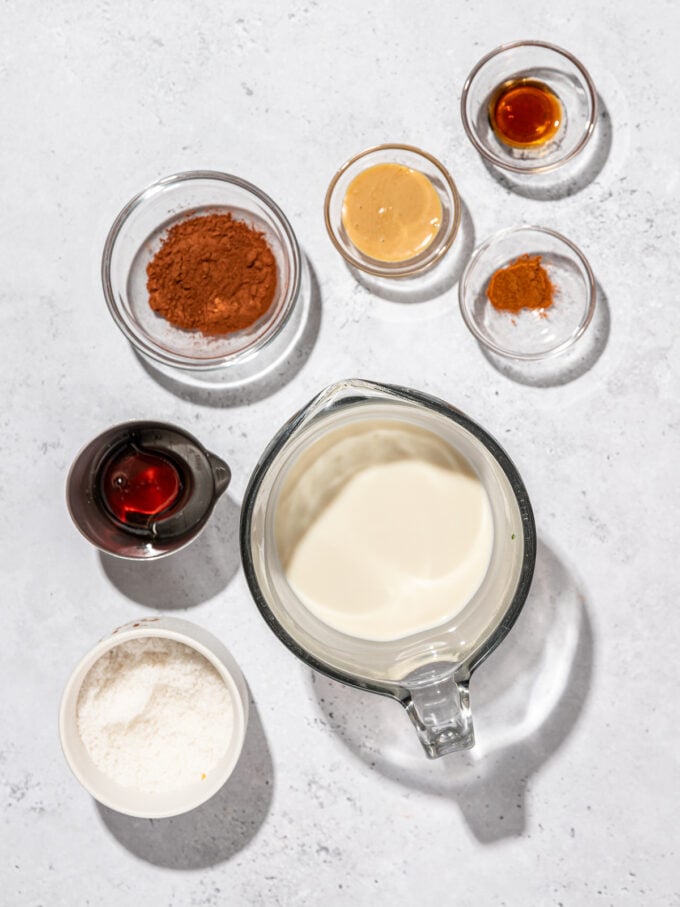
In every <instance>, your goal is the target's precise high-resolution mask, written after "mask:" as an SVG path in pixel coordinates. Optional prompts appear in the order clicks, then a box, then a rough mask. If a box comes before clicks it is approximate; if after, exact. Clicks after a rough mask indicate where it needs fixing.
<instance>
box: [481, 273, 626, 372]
mask: <svg viewBox="0 0 680 907" xmlns="http://www.w3.org/2000/svg"><path fill="white" fill-rule="evenodd" d="M595 286H596V293H597V302H596V304H595V311H594V313H593V320H592V321H591V322H590V324H589V325H588V327H587V328H586V331H585V333H584V334H583V336H582V337H580V338H579V339H578V340H577V341H576V343H575V344H574V346H573V347H572V348H571V349H569V350H566V351H565V352H564V353H560V355H558V356H555V358H554V359H538V360H536V361H533V362H522V361H521V360H518V359H508V358H506V357H505V356H498V355H497V354H496V353H493V352H491V350H489V349H487V348H486V347H485V346H483V345H482V344H481V343H480V344H479V348H480V349H481V351H482V353H483V354H484V357H485V358H486V359H487V360H488V361H489V362H490V363H491V365H493V367H494V368H495V369H496V371H497V372H500V373H501V375H504V376H505V377H506V378H509V379H510V380H511V381H516V382H517V383H518V384H527V385H531V386H532V387H557V386H559V385H561V384H569V382H570V381H575V380H576V379H577V378H580V377H581V376H582V375H585V374H586V372H589V371H590V369H591V368H593V366H594V365H595V363H596V362H597V361H598V359H599V358H600V356H601V355H602V354H603V353H604V351H605V348H606V346H607V342H608V340H609V332H610V330H611V315H610V310H609V302H608V300H607V296H606V294H605V292H604V290H603V289H602V287H601V286H600V284H599V283H598V282H596V284H595Z"/></svg>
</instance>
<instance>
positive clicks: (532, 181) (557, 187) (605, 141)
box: [483, 94, 613, 201]
mask: <svg viewBox="0 0 680 907" xmlns="http://www.w3.org/2000/svg"><path fill="white" fill-rule="evenodd" d="M597 104H598V115H597V121H596V123H595V129H594V131H593V134H592V136H591V137H590V141H589V142H588V144H587V145H586V147H585V148H584V149H583V151H582V152H581V153H580V154H578V155H577V156H576V157H575V158H574V160H573V161H570V162H569V163H567V164H564V166H562V167H560V168H558V169H557V170H553V171H551V172H550V173H525V174H521V173H512V172H511V171H509V170H501V169H500V168H498V167H495V166H494V165H493V164H491V163H490V162H489V161H487V160H485V159H483V163H484V166H485V167H486V169H487V170H488V171H489V173H490V174H491V176H492V177H493V178H494V179H495V180H496V182H497V183H498V184H499V185H500V186H502V187H503V188H504V189H506V190H507V191H508V192H514V193H515V194H516V195H523V196H524V197H525V198H532V199H536V200H537V201H556V200H557V199H561V198H567V197H568V196H570V195H576V194H577V193H578V192H581V191H582V190H583V189H585V188H586V187H587V186H589V185H590V184H591V183H592V182H593V181H594V180H595V179H597V177H598V176H599V174H600V173H601V172H602V169H603V167H604V165H605V164H606V163H607V159H608V157H609V154H610V152H611V147H612V132H613V130H612V121H611V117H610V115H609V110H608V109H607V105H606V104H605V103H604V101H603V100H602V97H601V96H600V95H599V94H598V96H597Z"/></svg>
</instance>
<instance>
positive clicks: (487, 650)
mask: <svg viewBox="0 0 680 907" xmlns="http://www.w3.org/2000/svg"><path fill="white" fill-rule="evenodd" d="M348 386H349V387H356V388H357V395H359V396H360V395H361V394H362V392H364V390H365V389H366V388H370V389H371V390H373V391H378V392H381V393H383V394H388V395H390V396H392V397H395V398H396V399H399V400H406V401H407V402H410V403H417V404H420V405H425V406H428V407H430V408H433V409H435V410H436V411H437V412H439V413H441V414H442V415H444V416H446V417H447V418H449V419H453V420H454V421H455V422H457V423H458V424H459V425H461V426H462V427H463V428H465V429H466V430H467V431H469V432H470V433H471V434H472V435H473V436H474V437H475V438H476V439H477V440H478V441H479V442H480V443H482V444H483V445H484V446H485V447H486V448H487V450H489V452H490V453H491V455H492V456H493V457H494V458H495V459H496V461H497V462H498V464H499V466H500V467H501V469H502V470H503V472H504V473H505V475H506V477H507V479H508V481H509V483H510V487H511V489H512V492H513V494H514V496H515V499H516V501H517V506H518V508H519V513H520V519H521V523H522V532H523V537H524V538H523V544H524V555H523V558H522V566H521V568H520V574H519V577H518V579H517V586H516V588H515V592H514V594H513V597H512V599H511V601H510V603H509V605H508V607H507V609H506V611H505V614H504V615H503V618H502V620H501V621H500V622H499V624H498V626H497V627H496V629H495V630H494V631H493V633H491V635H490V636H489V637H488V638H487V639H486V640H484V641H483V643H482V644H481V645H480V646H479V648H477V649H476V650H474V651H473V652H472V653H471V654H470V655H469V656H468V659H467V660H466V661H464V662H463V663H462V664H461V665H459V666H458V667H457V670H456V676H458V675H459V674H460V675H461V677H462V675H465V677H464V679H467V678H469V677H470V675H471V674H472V673H473V671H475V670H476V669H477V668H478V667H479V665H481V664H482V662H483V661H485V660H486V659H487V658H488V657H489V655H490V654H491V653H492V652H493V651H494V650H495V649H496V647H497V646H499V645H500V643H501V642H502V641H503V640H504V639H505V637H506V636H507V634H508V633H509V632H510V630H511V629H512V627H513V625H514V623H515V621H516V620H517V618H518V617H519V614H520V612H521V610H522V608H523V607H524V603H525V601H526V598H527V596H528V594H529V589H530V587H531V581H532V578H533V574H534V566H535V563H536V550H537V536H536V524H535V521H534V515H533V510H532V508H531V502H530V500H529V495H528V492H527V490H526V487H525V485H524V482H523V481H522V478H521V476H520V474H519V472H518V470H517V467H516V466H515V465H514V463H513V462H512V460H511V459H510V457H509V456H508V455H507V453H506V452H505V450H504V449H503V448H502V447H501V446H500V444H499V443H498V442H497V441H496V440H495V439H494V438H493V437H492V436H491V435H490V434H488V432H486V431H485V430H484V429H483V428H482V427H481V426H479V425H478V424H477V423H476V422H474V421H473V420H472V419H470V418H469V417H468V416H466V415H465V413H463V412H461V411H460V410H458V409H456V408H455V407H453V406H450V405H449V404H448V403H446V401H444V400H440V399H439V398H437V397H431V396H430V395H429V394H424V393H421V392H420V391H415V390H412V389H411V388H406V387H400V386H398V385H392V384H379V383H377V382H374V381H365V380H363V379H357V378H353V379H352V378H351V379H347V380H345V381H340V382H336V383H335V384H332V385H330V386H328V387H326V388H325V389H324V390H323V391H321V392H320V393H319V394H317V396H315V397H314V398H313V399H312V400H310V401H309V403H308V404H307V405H306V406H304V407H303V408H302V409H301V410H300V411H299V412H298V413H296V414H295V415H294V416H293V417H292V418H291V419H289V420H288V421H287V422H286V423H285V424H284V425H283V426H282V427H281V428H280V429H279V431H278V432H277V433H276V434H275V435H274V437H273V438H272V440H271V441H270V442H269V444H268V446H267V447H266V449H265V450H264V452H263V454H262V456H261V457H260V459H259V461H258V463H257V465H256V466H255V469H254V470H253V473H252V475H251V477H250V480H249V482H248V486H247V488H246V491H245V495H244V498H243V505H242V508H241V525H240V545H241V562H242V564H243V572H244V574H245V578H246V582H247V584H248V588H249V589H250V594H251V596H252V598H253V600H254V602H255V604H256V606H257V608H258V610H259V611H260V614H261V615H262V617H263V618H264V620H265V623H266V624H267V625H268V626H269V628H270V630H271V631H272V632H273V633H274V635H275V636H277V637H278V639H279V640H280V641H281V642H282V643H283V644H284V645H285V646H286V647H287V648H288V649H289V650H290V651H291V652H292V653H293V654H294V655H296V656H297V657H298V658H299V659H300V660H301V661H302V662H304V663H305V664H307V665H309V667H311V668H314V669H315V670H316V671H319V672H320V673H322V674H325V675H326V676H328V677H331V678H332V679H333V680H339V681H340V682H341V683H345V684H348V685H349V686H353V687H357V688H359V689H363V690H369V691H370V692H373V693H379V694H381V695H384V696H392V697H394V698H395V699H399V700H402V699H404V698H406V697H407V696H408V691H407V688H406V687H405V685H404V684H403V682H401V681H392V680H385V681H384V682H383V683H381V682H378V681H371V680H369V679H367V678H363V677H358V676H355V675H352V674H349V673H347V672H345V671H342V670H340V669H339V668H337V667H335V666H333V665H329V664H327V663H326V662H323V661H321V660H320V659H319V658H317V657H316V656H315V655H312V654H311V653H310V652H309V651H307V650H306V649H305V648H303V647H302V646H301V645H300V643H298V641H297V640H296V639H295V638H294V637H293V636H291V635H290V633H288V631H287V630H286V629H284V627H283V626H282V625H281V624H280V623H279V621H278V619H277V617H276V615H275V614H274V612H273V611H272V610H271V608H270V607H269V604H268V603H267V601H266V599H265V596H264V594H263V592H262V589H261V587H260V584H259V581H258V579H257V574H256V571H255V564H254V559H253V556H252V547H251V535H252V530H253V515H254V508H255V500H256V498H257V495H258V492H259V490H260V486H261V485H262V482H263V480H264V477H265V475H266V473H267V471H268V469H269V467H270V466H271V464H272V463H273V461H274V460H275V458H276V457H277V456H278V453H279V451H280V449H281V448H282V447H283V446H284V444H285V443H286V442H287V441H288V440H289V438H290V437H291V436H292V435H293V434H294V433H295V431H296V429H297V428H298V426H299V425H300V424H301V423H302V422H304V421H305V419H306V416H307V413H308V412H309V411H310V410H314V408H315V407H316V405H317V403H318V401H319V400H320V399H322V398H324V397H331V396H332V393H333V392H334V391H335V390H336V389H340V388H346V387H348ZM356 399H357V397H352V398H350V399H349V400H347V399H345V400H340V401H339V402H338V404H337V405H338V406H343V405H347V404H348V403H351V402H352V401H356ZM332 408H333V404H332V403H331V405H330V409H324V410H323V412H322V414H321V415H324V414H325V413H327V412H329V411H330V410H331V409H332Z"/></svg>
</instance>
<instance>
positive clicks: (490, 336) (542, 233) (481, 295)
mask: <svg viewBox="0 0 680 907" xmlns="http://www.w3.org/2000/svg"><path fill="white" fill-rule="evenodd" d="M521 255H529V256H532V257H533V256H535V255H540V256H541V264H542V265H543V267H545V268H546V270H547V272H548V276H549V277H550V280H551V282H552V284H553V286H554V287H555V296H554V300H553V304H552V305H551V306H550V308H548V309H521V310H520V311H519V312H517V313H514V312H504V311H498V309H496V308H494V306H493V305H492V304H491V303H490V302H489V300H488V299H487V296H486V291H487V287H488V285H489V280H490V278H491V275H492V274H493V273H494V272H495V271H497V270H498V269H499V268H503V267H505V266H507V265H509V264H510V263H511V262H513V261H515V260H516V259H517V258H519V257H520V256H521ZM458 292H459V299H460V310H461V313H462V315H463V319H464V321H465V324H466V325H467V326H468V328H469V329H470V331H471V332H472V333H473V334H474V336H475V337H476V338H477V340H478V341H479V342H480V343H481V344H483V345H484V346H486V347H488V348H489V349H490V350H492V351H493V352H494V353H498V354H499V355H500V356H507V357H508V358H512V359H522V360H532V359H546V358H549V357H551V356H557V355H558V354H559V353H562V352H564V351H565V350H567V349H568V348H569V347H571V346H572V345H573V344H574V343H576V341H577V340H578V339H579V337H580V336H581V335H582V334H583V332H584V331H585V329H586V328H587V327H588V325H589V324H590V321H591V319H592V317H593V313H594V311H595V301H596V298H597V293H596V288H595V278H594V276H593V272H592V270H591V268H590V265H589V264H588V262H587V260H586V258H585V256H584V255H583V253H582V252H581V251H580V250H579V249H577V247H576V246H575V245H574V244H573V243H572V242H571V241H570V240H568V239H566V238H565V237H564V236H561V235H560V234H559V233H556V232H555V231H554V230H548V229H546V228H545V227H512V228H510V229H509V230H503V231H501V232H500V233H497V234H496V235H495V236H492V237H491V238H490V239H487V241H486V242H485V243H483V244H482V245H481V246H479V248H478V249H476V251H475V252H474V254H473V256H472V258H471V259H470V261H469V263H468V265H467V267H466V269H465V272H464V274H463V276H462V278H461V281H460V285H459V288H458Z"/></svg>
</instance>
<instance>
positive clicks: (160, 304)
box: [146, 214, 277, 335]
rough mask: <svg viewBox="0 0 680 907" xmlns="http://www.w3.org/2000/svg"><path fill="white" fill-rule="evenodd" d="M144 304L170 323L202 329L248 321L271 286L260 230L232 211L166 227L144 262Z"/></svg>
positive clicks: (271, 261) (234, 327) (269, 256)
mask: <svg viewBox="0 0 680 907" xmlns="http://www.w3.org/2000/svg"><path fill="white" fill-rule="evenodd" d="M146 275H147V284H146V286H147V290H148V291H149V305H150V306H151V308H152V309H153V310H154V312H156V313H157V314H158V315H162V317H163V318H165V319H167V320H168V321H169V322H171V324H174V325H176V326H177V327H179V328H184V329H185V330H189V331H201V332H202V333H204V334H213V335H214V334H230V333H232V332H233V331H242V330H243V329H244V328H247V327H249V326H250V325H251V324H253V323H254V322H255V321H257V320H258V318H261V317H262V315H264V314H265V312H266V311H267V310H268V309H269V307H270V306H271V304H272V301H273V299H274V293H275V292H276V281H277V277H276V259H275V258H274V255H273V253H272V250H271V249H270V247H269V245H268V243H267V241H266V239H265V238H264V235H263V234H262V233H259V232H258V231H257V230H254V229H253V228H252V227H249V226H248V224H246V223H244V222H243V221H240V220H235V219H234V218H233V217H232V215H231V214H207V215H202V216H199V217H191V218H188V219H187V220H183V221H180V222H179V223H177V224H175V225H174V226H173V227H171V228H170V229H169V230H168V232H167V234H166V236H165V238H164V240H163V242H162V244H161V247H160V249H159V250H158V252H156V254H155V255H154V257H153V258H152V259H151V261H150V262H149V264H148V265H147V268H146Z"/></svg>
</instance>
